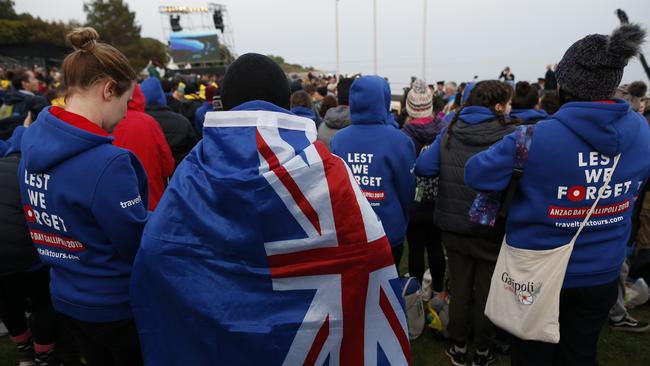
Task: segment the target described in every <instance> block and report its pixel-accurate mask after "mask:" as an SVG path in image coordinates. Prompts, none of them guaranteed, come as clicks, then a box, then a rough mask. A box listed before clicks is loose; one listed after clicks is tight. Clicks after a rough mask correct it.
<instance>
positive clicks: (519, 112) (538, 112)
mask: <svg viewBox="0 0 650 366" xmlns="http://www.w3.org/2000/svg"><path fill="white" fill-rule="evenodd" d="M510 117H512V118H517V119H520V120H522V121H523V124H527V125H528V124H534V123H537V122H539V121H541V120H543V119H547V118H548V113H546V111H545V110H543V109H513V110H512V112H510Z"/></svg>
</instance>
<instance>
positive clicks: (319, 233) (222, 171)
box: [131, 101, 411, 366]
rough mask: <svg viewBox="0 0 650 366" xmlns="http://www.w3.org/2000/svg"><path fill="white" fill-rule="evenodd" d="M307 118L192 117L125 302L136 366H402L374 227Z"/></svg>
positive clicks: (384, 248)
mask: <svg viewBox="0 0 650 366" xmlns="http://www.w3.org/2000/svg"><path fill="white" fill-rule="evenodd" d="M315 141H316V129H315V126H314V124H313V122H312V121H311V120H308V119H305V118H302V117H298V116H295V115H292V114H291V113H289V112H288V111H286V110H284V109H281V108H278V107H276V106H273V105H271V104H268V103H265V102H260V101H255V102H249V103H245V104H243V105H241V106H240V107H238V108H237V109H236V110H234V111H229V112H211V113H208V114H207V115H206V120H205V128H204V135H203V140H202V141H201V142H200V143H199V144H198V145H197V146H196V147H195V148H194V150H192V152H191V153H190V154H189V155H188V156H187V157H186V158H185V160H184V161H183V163H182V164H180V166H179V167H178V169H177V170H176V173H175V174H174V177H173V179H172V181H171V183H170V185H169V187H168V188H167V191H166V192H165V194H164V196H163V198H162V200H161V202H160V204H159V206H158V208H157V209H156V211H155V212H154V213H153V216H152V217H151V219H150V221H149V223H148V224H147V226H146V228H145V232H144V236H143V239H142V247H141V248H140V251H139V252H138V255H137V258H136V260H135V264H134V267H133V275H132V284H131V297H132V305H133V310H134V315H135V318H136V322H137V326H138V331H139V333H140V339H141V343H142V348H143V355H144V359H145V363H146V364H147V365H151V366H153V365H155V366H159V365H332V366H333V365H351V366H352V365H353V366H359V365H373V366H374V365H409V364H411V354H410V349H409V343H408V337H407V325H406V317H405V315H404V310H403V304H402V301H401V298H400V296H399V294H400V293H401V291H400V284H399V281H398V279H397V272H396V270H395V266H394V264H393V260H392V256H391V252H390V245H389V243H388V240H387V239H386V236H385V234H384V230H383V229H382V226H381V222H380V221H379V219H378V218H377V216H376V214H375V213H374V211H373V210H372V208H371V207H370V205H369V203H368V201H367V200H366V199H365V198H364V196H363V194H362V192H361V191H360V189H359V187H358V186H357V184H356V182H355V181H354V178H353V176H352V174H351V172H350V171H349V170H348V168H347V166H346V164H345V163H344V162H343V161H342V160H341V159H340V158H338V157H336V156H334V155H332V154H330V152H329V151H328V150H327V148H326V147H325V146H324V145H323V144H322V143H320V142H315Z"/></svg>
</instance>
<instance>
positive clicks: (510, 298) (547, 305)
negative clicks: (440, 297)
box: [485, 154, 621, 343]
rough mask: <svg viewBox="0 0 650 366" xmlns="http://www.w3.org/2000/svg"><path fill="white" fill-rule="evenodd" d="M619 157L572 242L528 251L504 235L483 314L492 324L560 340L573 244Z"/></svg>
mask: <svg viewBox="0 0 650 366" xmlns="http://www.w3.org/2000/svg"><path fill="white" fill-rule="evenodd" d="M620 157H621V156H620V154H619V155H617V156H616V157H615V158H614V164H613V166H612V171H611V174H609V175H608V176H607V177H606V179H605V183H604V184H603V186H602V187H601V188H600V189H599V190H598V197H597V198H596V201H595V202H594V204H593V205H592V206H591V208H590V210H589V212H588V213H587V216H586V217H585V218H584V220H583V221H582V223H581V224H580V227H579V229H578V231H577V232H576V234H575V235H574V236H573V239H571V242H569V243H568V244H565V245H562V246H560V247H557V248H554V249H546V250H530V249H519V248H514V247H512V246H510V245H508V242H507V237H505V238H504V239H503V243H502V244H501V251H500V252H499V257H498V259H497V263H496V267H495V269H494V274H493V275H492V282H491V283H490V293H489V295H488V299H487V304H486V306H485V315H486V316H487V317H488V318H489V319H490V320H491V321H492V323H494V324H495V325H496V326H498V327H499V328H501V329H503V330H505V331H507V332H509V333H510V334H512V335H514V336H516V337H518V338H520V339H525V340H534V341H541V342H548V343H558V342H559V341H560V323H559V319H558V318H559V314H560V291H561V290H562V283H563V282H564V275H565V273H566V268H567V265H568V264H569V258H570V257H571V252H572V251H573V245H574V243H575V242H576V239H577V238H578V236H579V235H580V233H581V232H582V230H583V229H584V227H585V225H586V224H587V222H588V221H589V219H590V218H591V214H592V213H593V212H594V210H595V209H596V207H597V205H598V202H599V201H600V199H601V197H602V196H603V191H604V188H605V187H606V186H608V185H609V183H610V181H611V179H612V176H613V175H614V171H615V170H616V166H617V165H618V161H619V159H620Z"/></svg>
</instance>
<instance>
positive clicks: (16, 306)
mask: <svg viewBox="0 0 650 366" xmlns="http://www.w3.org/2000/svg"><path fill="white" fill-rule="evenodd" d="M26 311H28V312H30V313H31V314H32V317H31V319H30V320H31V324H28V320H27V318H26V317H25V312H26ZM0 319H2V321H3V322H4V323H5V325H6V326H7V330H8V331H9V334H11V336H12V337H16V336H19V335H21V334H23V333H25V332H26V331H27V329H28V328H31V331H32V337H34V341H35V342H36V343H38V344H43V345H46V344H52V343H54V342H55V338H56V332H57V330H56V325H57V323H56V314H55V312H54V310H53V309H52V301H51V299H50V276H49V271H48V269H47V268H46V267H43V268H41V269H38V270H36V271H32V272H21V273H15V274H11V275H6V276H1V277H0Z"/></svg>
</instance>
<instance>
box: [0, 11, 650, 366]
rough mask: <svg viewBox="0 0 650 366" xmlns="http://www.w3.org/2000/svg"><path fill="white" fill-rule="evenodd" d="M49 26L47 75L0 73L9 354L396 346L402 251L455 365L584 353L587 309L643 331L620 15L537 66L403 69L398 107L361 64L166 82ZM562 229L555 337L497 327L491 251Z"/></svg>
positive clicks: (643, 228)
mask: <svg viewBox="0 0 650 366" xmlns="http://www.w3.org/2000/svg"><path fill="white" fill-rule="evenodd" d="M68 39H69V41H70V43H71V44H72V45H73V47H74V51H73V52H72V53H70V54H69V55H68V56H67V57H66V58H65V60H64V61H63V64H62V65H61V67H60V69H52V70H44V69H42V68H40V67H37V66H35V67H33V68H18V69H11V70H3V69H0V97H1V99H2V106H1V107H0V156H2V158H0V187H2V189H1V190H0V232H1V233H2V235H1V236H2V237H1V238H0V320H1V321H2V322H3V323H4V325H5V326H6V328H7V330H8V333H9V335H10V337H11V340H12V341H13V343H14V344H15V346H16V349H17V351H18V353H19V356H20V365H21V366H29V365H36V366H44V365H50V366H53V365H66V366H67V365H81V364H86V365H90V366H103V365H115V366H118V365H119V366H128V365H142V364H148V365H189V364H193V365H214V364H228V365H234V364H241V365H245V364H252V363H265V364H291V365H292V364H303V363H305V364H306V363H310V364H314V363H315V362H316V361H317V360H319V361H320V362H324V361H325V360H326V359H329V360H330V362H332V361H334V360H337V361H341V363H344V362H343V360H345V362H346V363H347V364H364V362H365V364H369V363H368V362H370V361H368V360H369V359H373V358H372V357H375V358H376V363H377V364H383V363H382V362H384V361H383V360H386V361H387V362H389V363H390V364H394V365H395V364H410V363H411V356H410V350H409V347H408V338H407V334H408V329H407V321H406V315H405V313H404V310H403V308H402V306H396V305H395V304H397V305H399V302H400V301H402V290H401V288H400V289H399V291H397V290H395V289H394V288H392V287H391V286H394V285H392V284H389V283H393V282H390V281H393V280H396V279H397V272H396V267H399V265H400V263H401V262H402V254H403V252H404V250H405V248H407V249H408V254H407V258H406V260H407V262H408V273H409V274H408V276H411V277H415V278H417V279H418V280H419V281H420V282H421V283H425V282H426V281H423V280H424V279H425V277H427V276H430V278H431V281H430V284H428V286H430V287H431V288H430V289H427V290H431V292H432V296H431V300H430V301H438V302H441V303H444V304H446V305H447V306H448V307H449V319H448V322H447V324H445V328H446V329H445V336H446V337H447V338H448V339H449V341H450V342H451V343H450V346H449V348H448V349H447V350H446V355H447V356H448V357H449V360H450V362H451V363H452V364H453V365H466V363H467V362H468V360H470V362H471V364H472V365H474V366H482V365H488V364H490V363H492V362H494V360H495V358H496V356H495V352H496V351H499V352H510V354H511V356H510V357H511V362H512V364H513V365H588V366H592V365H596V364H597V363H596V356H597V344H598V339H599V336H600V332H601V329H602V327H603V326H604V325H605V324H609V326H611V327H612V328H614V329H618V330H625V331H631V332H644V331H648V330H650V324H648V323H647V322H645V321H642V320H637V319H634V318H633V317H632V316H630V315H629V313H628V312H627V309H626V307H625V285H624V283H625V281H626V280H627V279H628V277H631V278H643V277H645V278H646V279H648V280H650V255H649V253H650V196H646V194H645V193H646V191H647V189H646V182H647V179H648V176H649V175H650V162H648V161H646V160H645V159H643V158H641V157H643V156H649V154H650V128H649V125H650V100H649V99H648V97H647V87H646V84H645V83H643V82H641V81H638V82H634V83H631V84H629V85H628V84H624V85H621V80H622V76H623V70H624V68H625V67H626V65H627V64H628V62H629V61H630V59H632V58H633V57H634V56H635V55H637V54H638V52H639V50H640V47H641V44H642V43H643V41H644V40H645V31H644V30H643V29H642V28H641V27H640V26H638V25H634V24H631V25H624V26H621V27H620V28H618V29H616V30H615V31H614V32H613V33H612V34H611V35H609V36H605V35H597V34H596V35H589V36H587V37H585V38H583V39H580V40H578V41H577V42H575V43H574V44H573V45H572V46H571V47H570V48H569V49H568V50H567V51H566V53H565V54H564V56H563V58H562V60H561V61H559V63H558V64H557V65H549V66H548V67H547V69H546V74H545V75H544V77H542V78H539V79H538V80H537V81H536V82H533V83H530V82H527V81H517V80H516V79H515V75H514V74H513V73H512V71H511V70H510V68H509V67H506V68H505V69H504V70H503V71H502V73H501V75H499V77H498V78H497V79H495V80H481V81H478V80H473V81H471V82H462V83H458V84H457V83H456V82H451V81H447V82H445V81H439V82H437V83H436V84H427V83H426V81H424V80H421V79H417V78H413V79H412V80H411V85H410V86H409V87H408V88H405V89H404V94H403V95H402V98H401V100H400V102H399V106H397V105H395V104H394V103H392V97H391V90H390V86H389V83H388V81H387V80H386V79H385V78H382V77H379V76H362V75H353V76H339V75H316V74H315V73H309V74H307V75H305V76H299V75H289V76H287V75H286V74H285V73H284V72H283V71H282V70H281V69H280V67H279V66H278V65H277V64H275V63H274V62H273V61H272V60H271V59H269V58H267V57H265V56H262V55H257V54H246V55H243V56H241V57H239V58H238V59H237V60H236V61H235V62H234V63H233V64H232V65H230V66H229V68H228V69H227V71H226V73H225V75H223V76H221V77H217V76H215V75H202V76H199V75H192V76H190V77H180V76H176V77H170V76H163V77H162V78H161V77H160V74H159V73H158V71H157V70H155V69H151V68H150V69H149V71H150V72H149V74H148V75H140V74H138V73H136V72H135V71H134V70H133V68H132V67H131V66H130V65H129V62H128V60H127V58H126V57H125V56H124V55H123V54H122V53H121V52H120V51H118V50H117V49H115V48H114V47H112V46H111V45H109V44H106V43H102V42H99V41H98V39H99V35H98V34H97V32H96V31H95V30H94V29H92V28H80V29H77V30H75V31H73V32H72V33H70V34H69V35H68ZM610 180H611V182H610ZM498 192H502V193H503V194H501V195H500V194H499V193H498ZM507 193H511V194H510V195H508V194H507ZM485 197H488V198H489V197H492V198H491V199H492V201H489V202H492V203H495V202H496V203H495V204H496V206H495V207H492V206H489V204H491V203H489V204H488V206H486V207H487V209H485V210H483V211H480V213H481V214H485V213H486V212H487V213H488V214H489V213H490V212H492V214H493V215H492V217H491V220H488V221H490V222H488V223H487V224H486V222H483V221H482V219H481V218H477V217H475V216H474V215H473V213H475V212H477V211H476V210H477V206H479V205H480V204H481V202H483V201H480V198H485ZM494 197H496V198H494ZM503 197H510V199H509V200H505V199H503ZM594 202H597V203H596V204H594ZM592 204H593V206H592ZM500 205H502V206H503V207H505V210H500ZM481 207H482V206H481ZM483 208H485V207H483ZM590 208H591V210H590ZM490 209H492V211H490ZM498 211H502V212H505V214H504V215H500V213H497V212H498ZM506 214H507V215H506ZM576 232H577V234H576ZM572 238H573V240H572ZM569 242H571V243H575V244H573V246H572V252H571V254H570V259H569V260H568V264H567V265H566V273H565V275H563V276H562V277H561V282H562V283H561V291H560V292H559V293H558V294H557V301H558V304H559V305H558V306H559V314H555V315H553V314H550V315H548V316H550V317H551V318H553V316H555V322H556V323H558V324H559V334H560V338H559V342H557V343H548V342H543V341H540V340H539V339H534V338H533V339H531V338H525V337H523V336H517V335H516V334H515V335H513V334H508V333H507V332H506V331H504V330H503V329H500V328H499V327H496V326H495V325H494V324H493V322H492V319H491V318H490V317H488V316H487V315H486V312H485V309H486V306H487V303H488V301H489V300H488V298H489V295H490V291H494V287H493V286H491V283H492V284H493V283H494V279H495V278H496V279H498V280H499V281H502V283H501V286H505V287H506V288H508V289H510V291H511V292H513V293H514V295H516V297H517V298H518V299H519V300H518V301H519V302H520V303H522V304H524V305H531V304H532V303H533V302H534V301H535V299H536V297H537V296H539V291H540V290H539V289H537V292H535V291H533V290H532V287H533V286H534V285H535V284H533V283H532V282H530V283H528V284H520V283H517V282H516V281H517V279H516V278H512V276H511V275H510V274H508V273H506V272H503V273H495V266H496V265H497V261H498V258H499V257H500V255H502V254H503V251H504V247H506V245H507V246H508V247H512V248H515V250H521V251H529V252H535V251H537V252H538V253H542V252H544V251H547V250H553V249H556V248H558V247H560V246H562V245H563V244H565V243H569ZM334 247H339V249H341V250H340V251H339V252H336V253H334V252H333V248H334ZM303 254H304V255H303ZM540 255H541V254H540ZM328 256H331V257H328ZM332 271H334V272H332ZM364 271H365V272H364ZM333 273H338V275H337V276H330V275H331V274H333ZM378 273H381V274H378ZM425 273H426V274H425ZM513 276H514V275H513ZM295 278H298V279H299V280H300V281H302V282H300V283H298V282H292V281H291V280H293V279H295ZM384 280H385V281H387V282H386V285H384V284H383V282H381V281H384ZM336 281H338V282H336ZM373 281H375V282H376V281H379V282H377V284H376V283H375V282H373ZM271 284H272V285H271ZM346 286H347V287H346ZM354 286H356V287H354ZM364 286H365V287H364ZM374 286H377V287H376V288H375V287H374ZM522 286H528V287H530V288H531V289H530V291H528V290H526V291H527V292H526V293H524V292H522V291H520V290H521V288H523V287H522ZM352 287H354V290H352ZM337 289H338V292H336V291H337ZM291 290H303V291H291ZM304 290H316V291H311V292H308V293H306V292H304ZM321 291H323V292H322V293H321ZM293 293H297V294H295V295H292V294H293ZM305 294H307V295H308V296H307V297H308V298H307V297H306V295H305ZM337 294H338V295H337ZM337 296H338V297H337ZM373 296H375V297H376V299H377V302H378V304H379V305H377V306H374V305H373V301H374V300H373V299H374V298H375V297H373ZM312 297H313V301H312ZM375 307H376V309H375ZM503 311H504V312H505V311H506V309H503ZM305 312H306V314H305ZM359 317H361V318H364V317H365V323H364V321H363V320H362V321H361V322H360V323H357V324H354V323H353V321H354V320H355V318H359ZM384 318H385V319H386V320H385V321H384V320H380V319H384ZM357 320H358V319H357ZM511 321H512V322H517V321H518V319H514V318H513V319H511ZM380 322H385V323H386V325H385V326H384V325H383V323H381V324H380ZM353 324H354V325H353ZM357 328H359V329H357ZM364 329H365V334H364ZM386 332H390V336H386ZM371 334H372V336H373V337H376V342H368V341H366V342H364V341H363V340H364V337H366V338H368V337H370V336H371ZM393 334H394V335H393ZM294 336H295V339H294ZM299 339H300V341H299ZM312 341H313V343H314V344H318V345H319V346H312V345H311V343H309V342H312ZM331 342H338V344H339V345H338V346H336V345H332V344H331ZM308 343H309V344H308ZM252 344H255V346H254V347H253V348H254V349H255V350H256V351H254V352H250V351H246V350H247V349H248V348H250V347H251V346H250V345H252ZM318 347H320V348H318ZM470 349H473V350H474V353H473V355H470V354H469V350H470ZM233 350H239V352H238V353H234V352H233ZM379 354H380V355H381V357H380V356H379ZM364 360H365V361H364ZM359 362H360V363H359Z"/></svg>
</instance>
